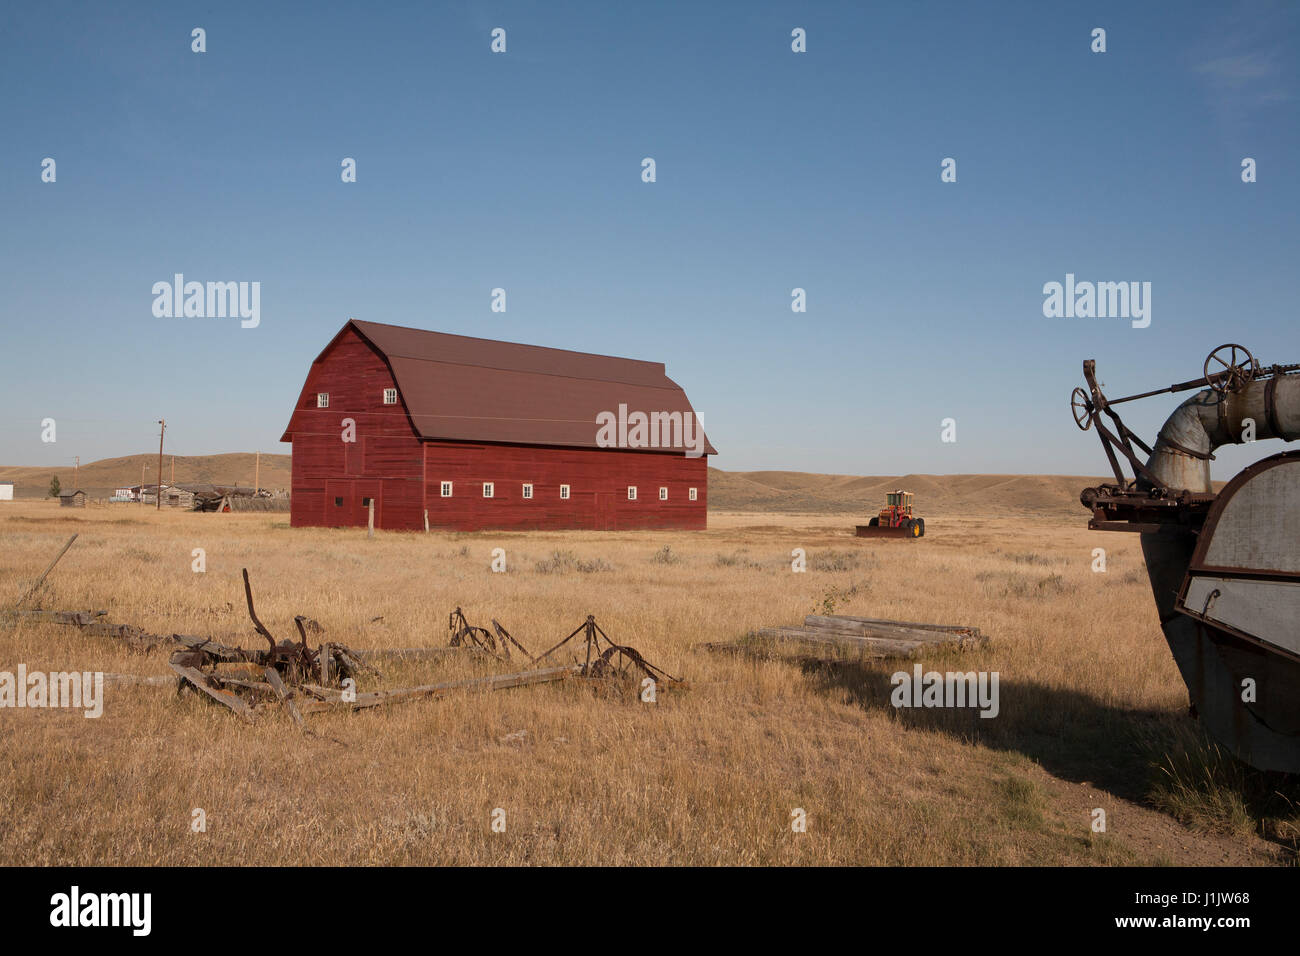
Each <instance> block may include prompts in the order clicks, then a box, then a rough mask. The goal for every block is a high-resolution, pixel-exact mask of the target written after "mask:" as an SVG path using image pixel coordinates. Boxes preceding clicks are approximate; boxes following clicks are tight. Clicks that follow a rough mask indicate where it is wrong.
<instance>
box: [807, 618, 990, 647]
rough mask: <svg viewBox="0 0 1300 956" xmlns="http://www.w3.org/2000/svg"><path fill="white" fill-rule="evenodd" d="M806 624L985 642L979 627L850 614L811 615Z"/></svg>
mask: <svg viewBox="0 0 1300 956" xmlns="http://www.w3.org/2000/svg"><path fill="white" fill-rule="evenodd" d="M804 624H806V625H807V626H809V627H842V626H843V625H844V624H854V625H857V624H865V625H870V626H873V627H880V628H888V629H891V630H894V629H902V630H911V631H935V632H941V633H948V634H955V635H958V636H967V635H969V636H971V637H973V638H975V639H977V640H980V641H983V640H984V638H983V637H982V635H981V634H980V629H979V628H978V627H969V626H967V625H965V624H921V623H918V622H916V621H891V620H887V619H884V618H876V617H855V616H853V615H849V614H829V615H825V614H809V615H808V616H807V617H805V618H804Z"/></svg>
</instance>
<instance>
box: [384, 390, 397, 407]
mask: <svg viewBox="0 0 1300 956" xmlns="http://www.w3.org/2000/svg"><path fill="white" fill-rule="evenodd" d="M384 404H385V405H396V404H397V389H395V388H386V389H384Z"/></svg>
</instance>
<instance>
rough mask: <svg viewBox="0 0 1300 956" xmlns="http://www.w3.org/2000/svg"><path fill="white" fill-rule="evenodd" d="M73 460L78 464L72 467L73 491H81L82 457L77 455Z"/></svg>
mask: <svg viewBox="0 0 1300 956" xmlns="http://www.w3.org/2000/svg"><path fill="white" fill-rule="evenodd" d="M72 460H73V461H74V462H76V464H75V465H73V466H72V490H73V491H80V490H81V485H79V484H78V482H79V481H81V478H80V477H79V475H80V474H81V456H80V455H77V456H76V457H74V458H73V459H72Z"/></svg>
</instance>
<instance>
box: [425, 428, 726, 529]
mask: <svg viewBox="0 0 1300 956" xmlns="http://www.w3.org/2000/svg"><path fill="white" fill-rule="evenodd" d="M424 454H425V475H426V484H425V495H426V505H427V507H428V509H429V526H430V527H431V528H449V529H453V530H456V531H472V530H477V529H500V530H508V529H516V530H526V529H541V528H547V529H563V528H578V529H595V530H616V529H619V530H622V529H630V528H685V529H691V530H703V529H704V528H705V526H706V524H707V520H708V518H707V516H708V502H707V497H708V495H707V481H708V459H707V458H704V457H701V458H686V457H685V456H683V455H681V454H656V453H653V452H641V451H625V450H620V449H613V448H610V449H589V448H545V447H535V446H521V445H474V444H469V443H459V442H426V443H425V447H424ZM444 481H450V482H451V483H452V497H451V498H443V497H442V496H441V491H442V482H444ZM487 481H490V482H492V483H493V485H494V488H493V492H494V494H493V497H492V498H484V497H483V483H484V482H487ZM525 482H531V483H532V486H533V497H532V498H531V499H525V498H524V497H523V485H524V483H525ZM562 484H566V485H568V486H569V489H570V497H569V499H568V500H567V501H565V500H563V499H561V498H560V485H562ZM628 485H636V486H637V500H636V501H629V500H628V498H627V487H628ZM660 487H666V488H667V489H668V500H667V501H660V500H659V489H660ZM690 488H695V489H697V492H698V495H699V497H698V499H697V500H696V501H690V500H689V494H688V492H689V489H690Z"/></svg>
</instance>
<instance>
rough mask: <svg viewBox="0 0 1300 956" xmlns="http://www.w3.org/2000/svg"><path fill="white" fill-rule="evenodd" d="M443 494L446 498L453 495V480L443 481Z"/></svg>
mask: <svg viewBox="0 0 1300 956" xmlns="http://www.w3.org/2000/svg"><path fill="white" fill-rule="evenodd" d="M442 496H443V497H444V498H450V497H451V482H450V481H444V482H443V483H442Z"/></svg>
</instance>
